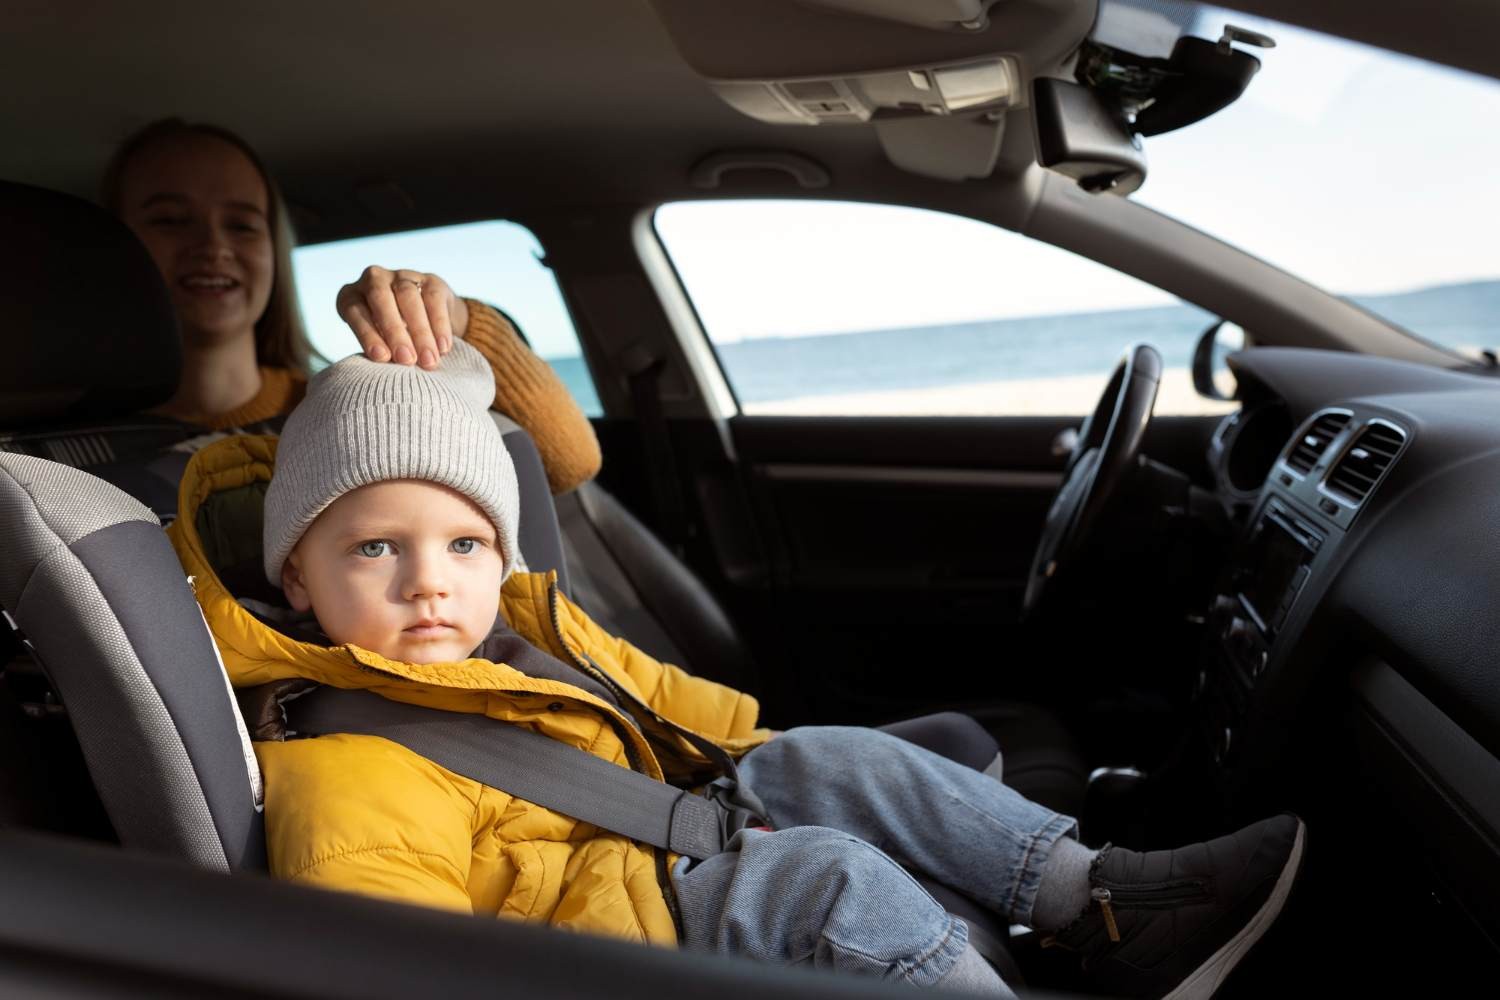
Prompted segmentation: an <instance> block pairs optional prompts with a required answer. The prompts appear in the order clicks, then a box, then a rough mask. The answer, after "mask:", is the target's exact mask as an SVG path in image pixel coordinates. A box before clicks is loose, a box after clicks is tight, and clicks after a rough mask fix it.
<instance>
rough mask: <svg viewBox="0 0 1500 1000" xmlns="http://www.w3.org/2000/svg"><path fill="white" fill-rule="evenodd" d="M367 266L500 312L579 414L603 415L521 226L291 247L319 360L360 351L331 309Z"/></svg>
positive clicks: (533, 243)
mask: <svg viewBox="0 0 1500 1000" xmlns="http://www.w3.org/2000/svg"><path fill="white" fill-rule="evenodd" d="M371 264H378V265H380V266H381V267H391V268H397V267H409V268H413V269H415V270H418V271H426V272H428V273H431V274H438V275H441V276H442V277H443V279H444V280H445V281H447V282H448V284H449V285H450V286H452V288H453V290H454V291H455V292H457V293H458V294H459V295H462V296H465V297H467V298H473V299H480V300H482V301H484V302H488V303H490V304H491V305H493V306H496V307H497V308H499V309H501V310H503V311H504V312H505V313H506V315H508V316H510V317H511V319H512V320H514V321H515V323H516V325H517V326H518V327H520V329H521V332H522V333H524V334H525V335H526V339H527V340H528V341H530V343H531V346H532V348H533V349H534V350H535V351H536V352H537V353H538V354H539V355H541V356H542V357H543V358H545V359H547V361H548V363H550V364H551V365H552V367H553V368H554V369H555V370H556V371H557V374H558V375H559V376H560V377H561V378H562V380H563V382H564V383H565V384H566V385H567V387H568V389H569V391H571V392H572V394H573V398H574V399H575V400H577V401H578V405H579V406H580V407H582V408H583V412H584V413H586V414H588V415H589V416H591V417H596V416H599V415H601V414H602V413H603V412H604V411H603V408H602V407H601V406H600V405H599V396H598V394H597V393H596V392H595V391H594V381H593V379H592V378H591V377H590V375H589V369H588V365H586V364H585V363H584V360H583V352H582V351H581V350H580V349H579V346H578V332H577V331H576V330H575V329H574V327H573V321H572V319H571V318H570V317H569V316H568V310H567V307H566V306H565V305H564V304H563V300H562V294H561V293H560V292H559V291H558V288H557V281H556V280H555V279H554V278H553V277H552V271H551V270H550V269H549V268H548V267H547V266H546V265H545V264H543V263H542V250H541V245H540V244H539V243H537V240H536V237H535V236H533V235H532V234H531V231H530V230H529V229H527V228H526V227H525V226H521V225H518V224H516V223H514V222H505V221H494V222H475V223H470V224H468V225H461V226H442V227H439V228H436V229H423V230H417V231H414V232H409V233H396V234H393V235H389V236H374V237H368V238H364V239H356V240H343V241H340V242H338V243H320V244H317V245H314V246H306V247H298V248H297V249H296V250H294V251H293V252H292V266H293V268H294V270H295V271H296V274H297V295H298V298H299V299H300V300H301V303H302V315H303V317H304V318H305V320H306V322H307V332H308V335H309V337H311V339H312V343H313V347H314V348H316V349H317V351H318V352H319V353H320V354H322V355H323V357H324V358H327V359H330V360H337V359H338V358H342V357H344V356H345V355H347V354H352V353H354V352H355V351H357V350H359V342H358V341H356V340H355V338H354V334H353V332H352V331H351V330H350V329H349V327H348V326H346V325H345V324H344V323H343V321H342V320H340V319H339V317H338V313H337V312H335V311H334V307H333V302H334V297H335V296H336V295H337V294H338V290H339V288H340V287H341V286H343V285H346V284H348V283H349V282H351V281H353V280H354V279H355V278H357V277H359V274H360V272H361V271H363V270H364V269H365V268H366V267H367V266H369V265H371Z"/></svg>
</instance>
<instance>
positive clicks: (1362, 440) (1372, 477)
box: [1327, 423, 1406, 504]
mask: <svg viewBox="0 0 1500 1000" xmlns="http://www.w3.org/2000/svg"><path fill="white" fill-rule="evenodd" d="M1405 443H1406V435H1405V434H1404V433H1402V432H1401V431H1400V430H1398V429H1396V428H1395V427H1392V426H1391V425H1390V424H1376V423H1371V424H1368V425H1366V426H1365V428H1364V430H1362V431H1360V432H1359V436H1358V437H1356V438H1355V439H1354V443H1353V444H1351V445H1350V446H1349V449H1348V450H1347V451H1345V452H1344V454H1343V456H1342V457H1341V458H1340V459H1339V460H1338V462H1336V463H1335V464H1334V466H1333V468H1332V470H1330V471H1329V473H1328V484H1327V486H1328V492H1329V493H1332V494H1334V495H1335V496H1337V497H1339V498H1340V499H1343V500H1348V501H1349V502H1350V503H1353V504H1359V503H1363V502H1364V499H1365V497H1367V496H1369V495H1370V491H1371V490H1373V489H1374V488H1375V484H1376V483H1377V482H1379V481H1380V477H1381V476H1382V475H1383V474H1384V473H1385V470H1386V469H1389V468H1390V467H1391V463H1392V462H1393V461H1395V460H1396V453H1397V452H1399V451H1400V450H1401V446H1402V445H1403V444H1405Z"/></svg>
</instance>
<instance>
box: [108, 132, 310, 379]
mask: <svg viewBox="0 0 1500 1000" xmlns="http://www.w3.org/2000/svg"><path fill="white" fill-rule="evenodd" d="M193 136H209V137H211V138H214V139H219V140H222V141H224V142H227V143H229V144H230V145H231V146H234V147H235V148H236V149H238V150H239V151H240V152H242V153H244V154H245V156H246V157H248V158H249V160H250V162H251V163H252V164H254V165H255V169H256V170H257V171H259V173H260V178H261V180H262V181H264V182H265V185H266V198H267V207H268V208H269V210H270V211H269V212H268V213H267V214H268V216H269V221H270V227H271V250H272V253H273V255H274V259H275V268H276V270H275V273H274V274H273V275H272V279H271V298H270V300H269V301H268V302H267V303H266V311H265V312H264V313H262V314H261V316H260V319H258V320H256V322H255V358H256V361H257V362H258V363H259V364H262V365H266V366H267V367H271V368H290V369H292V370H293V371H297V372H301V373H302V374H304V375H305V374H307V373H308V363H309V361H310V360H311V359H312V357H313V349H312V344H311V343H310V342H309V341H308V339H307V329H306V327H304V326H303V324H302V310H301V308H299V306H298V304H297V283H296V280H295V278H294V276H293V274H292V246H293V245H294V244H295V243H296V236H295V234H294V233H293V232H292V222H291V218H290V216H289V215H288V213H287V209H286V199H284V198H283V197H282V196H281V189H280V188H278V187H277V186H276V181H275V180H273V179H272V178H271V172H270V171H268V170H267V169H266V165H265V164H264V163H262V162H261V159H260V157H259V156H257V155H256V154H255V150H254V149H252V148H251V146H250V144H249V143H248V142H246V141H245V140H244V139H241V138H240V137H239V136H237V135H235V134H234V133H233V132H231V131H229V130H228V129H226V128H220V127H219V126H217V125H204V124H200V123H196V122H186V121H183V120H182V119H181V118H163V119H161V120H160V121H154V122H152V123H151V124H150V125H147V126H145V127H144V128H142V129H140V130H139V131H137V132H135V133H134V134H133V135H131V136H130V137H128V138H127V139H126V140H125V141H124V142H122V143H120V145H119V147H118V148H117V149H116V150H115V153H114V156H112V157H110V160H109V165H108V166H106V167H105V168H104V179H103V181H102V184H101V190H100V201H102V202H103V204H104V207H105V208H107V209H109V210H110V211H111V212H113V213H114V214H115V215H117V216H118V215H120V214H122V211H121V210H122V209H123V208H124V205H123V204H122V198H123V193H124V192H123V190H122V182H123V180H124V177H125V168H126V167H127V166H129V164H130V161H131V159H133V158H134V157H135V155H136V154H137V153H140V152H142V151H143V150H145V149H147V148H148V147H150V146H154V145H156V144H157V143H159V142H165V141H167V140H170V139H179V138H183V137H193Z"/></svg>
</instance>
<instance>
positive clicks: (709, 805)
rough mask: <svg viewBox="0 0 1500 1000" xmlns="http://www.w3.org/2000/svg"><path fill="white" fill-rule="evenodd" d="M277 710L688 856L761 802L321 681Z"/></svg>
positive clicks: (751, 817) (721, 836) (729, 786)
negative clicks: (699, 789) (383, 743)
mask: <svg viewBox="0 0 1500 1000" xmlns="http://www.w3.org/2000/svg"><path fill="white" fill-rule="evenodd" d="M282 709H283V710H284V711H285V712H286V714H287V729H288V732H296V733H299V734H304V735H326V734H330V733H353V734H361V735H366V736H379V737H382V738H383V739H387V740H390V741H391V742H393V743H399V744H401V745H402V746H404V747H406V748H407V749H408V750H411V751H412V752H413V753H416V754H419V755H420V756H422V757H426V758H427V759H428V760H430V761H433V762H434V763H437V764H440V765H442V766H443V767H446V768H447V769H448V770H450V771H453V772H455V773H456V774H461V775H463V776H465V777H467V778H472V779H473V780H475V781H477V782H479V783H480V784H483V785H489V786H490V787H491V788H497V789H499V790H500V791H502V792H506V793H508V794H510V795H514V796H516V797H517V798H520V799H525V800H526V801H527V802H533V803H535V804H537V805H539V806H545V807H546V808H548V809H552V810H555V811H557V812H560V813H562V814H564V815H566V816H571V817H573V818H574V819H579V820H583V821H584V822H586V823H592V824H594V825H595V826H598V827H601V828H602V829H605V830H609V831H610V832H612V833H618V834H622V835H624V836H626V837H629V838H630V839H631V840H639V841H643V842H645V843H647V844H651V845H652V846H653V847H661V848H665V849H667V850H669V851H672V852H674V853H677V854H685V855H687V856H688V857H690V858H693V859H695V860H700V861H701V860H702V859H704V858H707V857H712V856H713V855H715V854H718V853H719V852H721V851H722V850H723V849H724V844H725V843H726V842H727V841H728V840H729V838H730V837H732V836H734V835H735V834H736V833H738V832H739V831H740V830H741V829H743V828H745V827H747V826H756V825H760V824H762V823H763V822H764V820H763V819H762V813H763V812H764V808H763V807H761V806H760V805H759V802H758V801H757V800H756V799H755V798H754V796H753V795H752V794H750V793H749V792H748V790H747V789H741V788H739V787H738V784H737V783H736V782H734V781H732V780H730V781H725V780H723V779H721V780H720V781H717V782H714V783H713V784H711V785H709V786H708V787H707V789H706V792H705V794H704V795H694V794H693V793H692V792H689V791H685V790H684V789H681V788H676V787H674V786H672V785H669V784H666V783H665V782H661V781H657V780H655V779H654V778H651V777H649V776H647V775H644V774H641V773H640V772H638V771H632V770H631V769H629V768H626V767H620V766H619V765H617V764H614V763H611V762H610V761H607V760H604V759H603V758H601V757H595V756H594V755H593V754H591V753H588V752H587V751H585V750H579V749H578V748H577V747H573V746H569V745H568V744H566V743H561V742H559V741H557V740H554V739H551V738H550V737H547V736H543V735H542V734H541V733H538V732H535V731H533V730H530V729H527V728H525V727H523V726H519V725H516V724H514V723H509V722H503V721H501V720H499V719H492V718H490V717H489V716H485V715H477V714H472V713H467V712H446V711H442V710H441V709H434V708H426V707H423V706H421V705H408V704H405V703H403V702H398V701H391V700H390V699H388V698H382V697H381V696H380V695H378V694H373V693H371V692H369V691H347V690H344V689H341V688H334V687H327V686H322V687H319V688H317V689H316V690H314V691H312V692H309V693H308V694H305V695H301V696H299V697H297V698H295V699H291V700H289V701H286V702H284V703H283V705H282Z"/></svg>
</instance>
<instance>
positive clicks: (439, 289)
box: [336, 266, 469, 368]
mask: <svg viewBox="0 0 1500 1000" xmlns="http://www.w3.org/2000/svg"><path fill="white" fill-rule="evenodd" d="M336 305H337V308H338V311H339V316H340V318H342V319H343V321H344V322H345V323H348V324H349V328H350V329H352V330H353V331H354V335H355V336H356V337H358V338H359V346H360V347H361V348H362V349H363V350H364V352H365V356H366V357H368V358H369V359H370V360H371V361H395V362H396V363H397V364H402V365H410V364H418V365H421V366H422V367H423V368H436V367H437V364H438V359H439V358H441V357H442V356H443V355H444V354H447V353H448V352H449V351H451V350H452V349H453V339H454V338H455V337H462V336H463V335H464V331H465V330H467V329H468V327H469V307H468V305H467V304H465V302H464V300H463V299H461V298H459V297H458V296H457V295H454V294H453V289H451V288H449V287H448V283H447V282H446V281H444V280H443V279H442V278H439V277H438V276H437V275H435V274H427V273H425V272H422V271H410V270H406V269H404V268H403V269H401V270H397V271H390V270H387V269H386V268H383V267H374V266H371V267H367V268H365V270H364V273H363V274H361V275H360V276H359V280H358V281H355V282H354V283H352V284H348V285H345V286H344V287H343V288H340V289H339V294H338V299H337V301H336Z"/></svg>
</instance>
